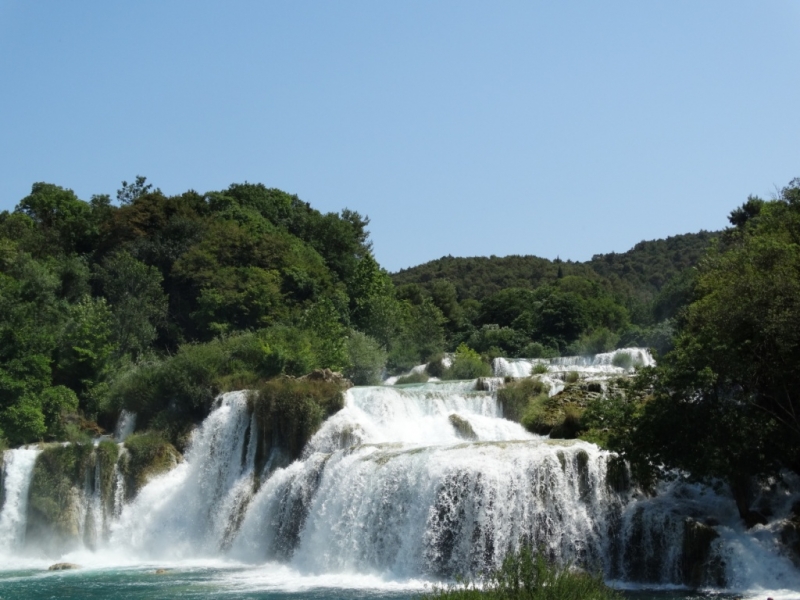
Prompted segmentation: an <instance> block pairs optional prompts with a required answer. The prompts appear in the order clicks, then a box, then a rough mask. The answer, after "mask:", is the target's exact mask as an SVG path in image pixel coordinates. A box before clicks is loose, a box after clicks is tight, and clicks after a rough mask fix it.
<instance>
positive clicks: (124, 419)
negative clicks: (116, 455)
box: [114, 409, 136, 442]
mask: <svg viewBox="0 0 800 600" xmlns="http://www.w3.org/2000/svg"><path fill="white" fill-rule="evenodd" d="M135 429H136V413H135V412H129V411H127V410H124V409H123V410H122V411H121V412H120V413H119V419H118V420H117V426H116V427H115V428H114V441H115V442H124V441H125V440H126V439H127V437H128V436H129V435H130V434H132V433H133V432H134V430H135Z"/></svg>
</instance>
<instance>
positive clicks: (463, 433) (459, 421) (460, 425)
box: [448, 413, 478, 440]
mask: <svg viewBox="0 0 800 600" xmlns="http://www.w3.org/2000/svg"><path fill="white" fill-rule="evenodd" d="M448 418H449V419H450V423H451V425H452V426H453V429H455V430H456V435H457V436H458V437H460V438H462V439H465V440H477V439H478V435H477V434H476V433H475V430H474V429H473V428H472V425H470V424H469V421H467V420H466V419H465V418H463V417H461V416H459V415H457V414H455V413H453V414H452V415H450V416H449V417H448Z"/></svg>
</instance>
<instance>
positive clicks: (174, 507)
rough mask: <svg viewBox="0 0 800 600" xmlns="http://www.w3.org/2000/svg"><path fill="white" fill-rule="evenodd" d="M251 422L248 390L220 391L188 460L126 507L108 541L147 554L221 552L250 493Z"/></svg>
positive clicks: (173, 556)
mask: <svg viewBox="0 0 800 600" xmlns="http://www.w3.org/2000/svg"><path fill="white" fill-rule="evenodd" d="M252 422H253V419H252V418H251V415H250V414H249V413H248V410H247V393H246V392H233V393H229V394H224V395H223V396H221V397H220V399H219V401H218V406H217V408H216V409H215V410H214V411H213V412H212V413H211V414H210V415H209V417H208V418H207V419H206V421H205V422H204V423H203V426H202V427H201V428H199V430H198V431H196V432H195V434H194V435H193V436H192V439H191V442H190V447H189V449H188V451H187V453H186V460H185V461H184V462H183V463H181V464H180V465H178V466H177V467H176V468H175V469H173V470H172V471H170V472H169V473H167V474H165V475H163V476H161V477H158V478H156V479H155V480H154V481H152V482H151V483H150V484H149V485H147V486H145V487H144V488H143V489H142V490H141V491H140V492H139V494H138V496H137V497H136V498H135V500H134V501H133V502H132V503H131V504H129V505H126V506H124V507H123V509H122V513H121V515H120V517H119V520H118V521H117V522H116V523H115V524H114V525H113V526H112V528H111V539H110V542H109V545H110V546H111V547H112V548H118V549H123V550H124V551H127V552H131V553H133V554H135V555H137V556H145V557H159V558H160V557H165V558H171V559H180V558H184V557H189V556H214V555H217V554H219V552H220V550H221V549H222V547H223V545H224V543H225V540H226V537H227V536H230V535H232V532H231V531H230V525H231V523H235V522H237V520H238V519H239V517H238V516H237V513H238V512H240V511H243V510H244V509H245V506H246V503H247V501H248V500H249V496H250V494H251V493H252V487H253V474H254V464H255V445H256V441H255V437H256V436H250V435H246V433H247V432H248V431H249V429H250V427H251V425H252ZM245 444H246V445H245Z"/></svg>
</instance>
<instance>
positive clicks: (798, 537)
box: [780, 502, 800, 569]
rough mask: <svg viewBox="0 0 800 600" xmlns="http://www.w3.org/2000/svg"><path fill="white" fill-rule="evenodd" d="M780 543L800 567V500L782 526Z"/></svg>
mask: <svg viewBox="0 0 800 600" xmlns="http://www.w3.org/2000/svg"><path fill="white" fill-rule="evenodd" d="M780 543H781V545H782V546H783V550H784V553H785V554H786V555H787V556H788V557H789V558H790V559H791V561H792V563H794V565H795V566H796V567H797V568H798V569H800V502H796V503H795V504H794V506H792V512H791V515H790V516H789V518H788V519H785V520H784V521H783V523H782V524H781V527H780Z"/></svg>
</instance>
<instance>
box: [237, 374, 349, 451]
mask: <svg viewBox="0 0 800 600" xmlns="http://www.w3.org/2000/svg"><path fill="white" fill-rule="evenodd" d="M312 375H313V374H312ZM349 383H350V382H349V381H348V380H346V379H344V378H330V377H326V378H323V377H312V376H306V377H301V378H293V377H280V378H278V379H273V380H271V381H268V382H266V383H265V384H264V385H262V386H261V388H260V389H259V390H258V391H257V392H254V393H253V394H252V395H251V396H250V403H251V409H252V411H253V412H254V413H255V416H256V422H257V423H258V432H257V435H258V436H259V440H258V446H257V451H256V461H257V463H262V462H264V461H266V459H267V458H268V457H269V454H270V453H271V452H272V450H273V449H280V450H281V451H283V452H284V453H285V454H286V455H287V456H288V457H289V458H290V459H291V460H294V459H296V458H299V457H300V453H301V452H302V450H303V447H304V446H305V445H306V442H307V441H308V440H309V439H310V438H311V436H312V435H314V433H316V432H317V430H318V429H319V427H320V425H322V422H323V421H324V420H325V419H326V418H328V417H329V416H331V415H332V414H333V413H335V412H337V411H339V410H340V409H341V408H343V407H344V395H343V394H342V392H343V390H344V389H346V388H347V387H349Z"/></svg>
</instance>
